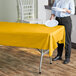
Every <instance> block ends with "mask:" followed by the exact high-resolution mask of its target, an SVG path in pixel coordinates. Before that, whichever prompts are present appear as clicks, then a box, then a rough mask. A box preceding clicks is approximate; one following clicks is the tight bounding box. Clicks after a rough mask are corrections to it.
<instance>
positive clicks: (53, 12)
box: [50, 1, 56, 20]
mask: <svg viewBox="0 0 76 76" xmlns="http://www.w3.org/2000/svg"><path fill="white" fill-rule="evenodd" d="M55 6H56V3H55V1H54V4H53V7H55ZM54 17H55V11H54V10H52V11H51V17H50V20H52V19H54Z"/></svg>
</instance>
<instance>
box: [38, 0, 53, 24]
mask: <svg viewBox="0 0 76 76" xmlns="http://www.w3.org/2000/svg"><path fill="white" fill-rule="evenodd" d="M45 5H48V0H38V19H39V20H41V21H42V22H43V23H44V22H45V21H46V20H47V19H49V17H50V16H51V10H46V9H45V7H44V6H45ZM49 15H50V16H49Z"/></svg>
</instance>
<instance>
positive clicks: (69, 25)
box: [56, 16, 72, 59]
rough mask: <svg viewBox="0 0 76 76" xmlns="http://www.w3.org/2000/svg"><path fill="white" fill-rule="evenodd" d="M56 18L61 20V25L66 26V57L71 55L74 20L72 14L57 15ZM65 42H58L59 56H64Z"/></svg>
mask: <svg viewBox="0 0 76 76" xmlns="http://www.w3.org/2000/svg"><path fill="white" fill-rule="evenodd" d="M56 20H57V21H58V22H59V25H62V26H64V27H65V59H67V58H69V59H70V56H71V31H72V21H71V18H70V16H68V17H56ZM63 46H64V44H58V48H57V52H58V54H57V55H58V56H60V57H61V56H62V52H63Z"/></svg>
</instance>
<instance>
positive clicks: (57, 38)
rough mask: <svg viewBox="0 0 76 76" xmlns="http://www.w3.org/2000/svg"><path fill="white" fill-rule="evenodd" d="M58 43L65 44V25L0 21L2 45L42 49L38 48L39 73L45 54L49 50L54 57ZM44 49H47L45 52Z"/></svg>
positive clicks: (0, 40)
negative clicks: (50, 25)
mask: <svg viewBox="0 0 76 76" xmlns="http://www.w3.org/2000/svg"><path fill="white" fill-rule="evenodd" d="M57 43H64V46H65V28H64V26H61V25H59V26H56V27H47V26H45V25H43V24H28V23H12V22H0V45H5V46H17V47H27V48H37V49H41V50H38V51H40V52H41V60H40V67H39V73H41V65H42V58H43V55H44V54H46V53H48V52H49V57H50V58H52V57H51V56H52V54H53V51H54V50H55V49H56V48H57ZM48 49H49V50H48ZM43 50H47V51H46V52H45V53H43ZM51 61H52V59H51Z"/></svg>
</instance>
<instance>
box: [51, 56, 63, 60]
mask: <svg viewBox="0 0 76 76" xmlns="http://www.w3.org/2000/svg"><path fill="white" fill-rule="evenodd" d="M56 60H62V58H61V57H60V56H56V57H55V58H53V59H52V61H56Z"/></svg>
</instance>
